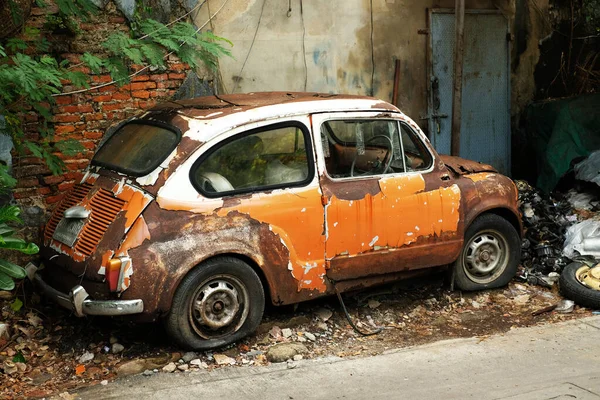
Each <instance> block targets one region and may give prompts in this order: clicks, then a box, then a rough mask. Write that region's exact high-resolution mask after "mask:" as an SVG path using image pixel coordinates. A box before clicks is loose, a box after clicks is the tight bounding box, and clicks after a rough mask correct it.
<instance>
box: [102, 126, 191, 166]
mask: <svg viewBox="0 0 600 400" xmlns="http://www.w3.org/2000/svg"><path fill="white" fill-rule="evenodd" d="M180 139H181V133H180V132H179V130H177V128H175V127H173V126H170V125H166V124H158V123H154V122H152V123H149V122H142V121H134V122H129V123H127V124H125V125H123V126H121V127H120V128H118V129H117V130H116V131H115V133H113V135H112V136H111V137H110V138H109V139H108V140H107V141H106V142H105V143H104V145H103V146H102V147H101V148H100V149H99V150H98V152H97V153H96V155H94V158H93V159H92V164H94V165H99V166H102V167H105V168H108V169H112V170H115V171H119V172H124V173H126V174H128V175H133V176H144V175H147V174H149V173H150V172H152V171H153V170H155V169H156V168H157V167H158V166H159V165H160V163H162V162H163V161H164V160H165V159H166V158H167V157H168V156H169V154H171V152H172V151H173V150H174V149H175V147H177V144H178V143H179V140H180Z"/></svg>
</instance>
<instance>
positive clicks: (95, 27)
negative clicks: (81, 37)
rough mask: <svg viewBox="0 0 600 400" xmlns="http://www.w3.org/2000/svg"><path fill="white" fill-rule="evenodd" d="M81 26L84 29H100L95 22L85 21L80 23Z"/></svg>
mask: <svg viewBox="0 0 600 400" xmlns="http://www.w3.org/2000/svg"><path fill="white" fill-rule="evenodd" d="M79 27H80V28H81V29H82V30H84V31H93V30H96V29H98V27H97V26H96V25H95V24H88V23H85V22H82V23H80V24H79Z"/></svg>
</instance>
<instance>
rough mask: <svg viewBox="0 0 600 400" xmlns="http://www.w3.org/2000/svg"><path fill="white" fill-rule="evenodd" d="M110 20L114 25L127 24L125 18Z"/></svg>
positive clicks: (111, 18) (112, 18)
mask: <svg viewBox="0 0 600 400" xmlns="http://www.w3.org/2000/svg"><path fill="white" fill-rule="evenodd" d="M108 20H109V21H110V22H111V23H113V24H124V23H125V18H123V17H110V18H109V19H108Z"/></svg>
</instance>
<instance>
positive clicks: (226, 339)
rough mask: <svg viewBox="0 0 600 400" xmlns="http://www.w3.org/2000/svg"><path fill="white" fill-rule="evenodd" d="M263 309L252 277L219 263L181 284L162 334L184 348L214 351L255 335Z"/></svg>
mask: <svg viewBox="0 0 600 400" xmlns="http://www.w3.org/2000/svg"><path fill="white" fill-rule="evenodd" d="M194 304H196V307H193V305H194ZM264 308H265V294H264V291H263V286H262V283H261V281H260V278H259V277H258V275H257V274H256V272H254V270H253V269H252V268H251V267H250V266H249V265H248V264H246V263H245V262H244V261H242V260H239V259H237V258H234V257H218V258H214V259H211V260H208V261H206V262H204V263H202V264H200V265H199V266H198V267H196V268H194V269H193V270H192V271H190V272H189V273H188V275H186V276H185V278H184V279H183V280H182V281H181V283H180V285H179V287H178V288H177V291H176V292H175V296H174V297H173V303H172V305H171V310H170V312H169V314H168V315H167V317H166V318H165V321H164V322H165V328H166V331H167V333H168V334H169V336H170V337H171V338H172V339H173V340H174V341H176V342H177V343H179V344H180V345H182V346H184V347H186V348H189V349H191V350H208V349H214V348H218V347H223V346H226V345H228V344H231V343H233V342H235V341H237V340H240V339H242V338H244V337H246V336H247V335H249V334H251V333H252V332H254V331H255V330H256V328H257V327H258V325H259V324H260V321H261V319H262V315H263V311H264Z"/></svg>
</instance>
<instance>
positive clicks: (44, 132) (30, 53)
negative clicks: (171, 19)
mask: <svg viewBox="0 0 600 400" xmlns="http://www.w3.org/2000/svg"><path fill="white" fill-rule="evenodd" d="M8 1H9V3H10V5H11V6H15V4H16V3H15V0H8ZM35 2H36V4H37V5H38V6H39V7H46V4H45V3H44V1H43V0H35ZM54 2H55V4H56V5H57V6H58V13H57V14H55V15H53V16H51V17H49V18H48V20H47V25H46V27H45V28H46V29H48V30H50V31H55V30H56V29H59V30H60V29H64V28H68V29H69V30H70V31H71V32H73V33H76V32H77V31H78V28H76V27H77V25H78V21H79V20H88V19H89V18H90V16H91V14H94V13H95V12H96V8H95V6H94V5H93V4H92V3H91V1H90V0H55V1H54ZM134 28H135V29H132V31H131V33H130V34H125V33H123V32H120V31H119V32H116V33H114V34H112V35H111V36H110V37H109V38H108V39H107V40H106V41H105V42H104V43H103V48H104V52H103V53H102V54H91V53H85V54H83V56H82V57H81V59H82V63H81V64H83V65H85V66H87V67H89V68H90V69H91V70H92V71H93V72H94V73H101V72H107V73H109V74H110V75H111V77H112V78H113V80H114V81H115V83H116V84H117V85H121V84H125V83H128V82H129V81H130V75H129V69H130V68H129V67H130V66H131V64H137V65H144V66H146V67H164V66H165V59H166V58H167V56H168V55H171V54H174V55H176V56H178V57H179V58H180V59H181V60H182V61H183V62H185V63H187V64H189V65H190V67H191V68H196V67H199V66H200V65H207V66H209V67H211V68H214V67H215V66H216V60H217V58H218V57H221V56H230V51H229V50H228V49H226V48H225V47H223V44H229V45H231V42H229V41H228V40H226V39H224V38H221V37H218V36H215V35H213V34H212V33H210V32H200V31H199V30H198V29H196V28H195V27H194V26H193V25H191V24H189V23H187V22H183V21H178V22H175V23H173V24H169V25H164V24H162V23H160V22H157V21H154V20H152V19H143V20H142V19H138V21H137V22H136V24H135V26H134ZM21 33H22V34H21V35H20V36H18V37H11V38H8V39H5V40H4V41H2V42H0V134H7V135H10V136H11V137H12V139H13V143H14V145H15V148H16V150H17V151H18V152H20V153H27V152H28V153H30V154H31V155H33V156H35V157H38V158H40V159H42V160H43V161H44V162H45V163H46V165H47V166H48V167H49V169H50V171H51V172H52V173H54V174H59V173H61V172H62V171H63V170H64V167H65V165H64V163H63V161H62V160H61V159H60V157H59V154H60V153H62V154H64V155H73V154H75V153H78V152H80V151H82V150H83V147H82V146H81V144H80V143H79V142H77V141H74V140H56V138H55V137H54V129H53V124H52V122H53V120H52V118H53V117H52V107H53V106H54V105H55V96H57V95H60V94H61V93H62V92H63V85H65V84H69V85H70V86H72V87H76V88H83V89H89V88H90V86H89V84H88V76H87V75H85V74H83V73H81V72H78V71H76V70H74V68H73V67H74V66H79V65H81V64H77V65H72V64H71V63H70V62H69V61H68V60H60V59H57V58H56V57H55V56H54V55H52V54H51V53H50V47H51V45H50V42H49V41H48V40H46V38H45V37H44V35H47V34H52V32H42V31H40V30H38V29H32V28H26V29H25V30H24V31H23V32H21ZM27 113H36V114H37V115H38V116H39V117H40V118H39V119H38V128H37V137H33V138H32V137H30V136H27V135H26V133H25V131H24V129H23V124H22V121H21V118H22V116H23V115H25V114H27ZM15 183H16V181H15V179H14V178H12V177H11V176H10V174H9V173H8V168H7V167H6V166H3V165H1V164H0V192H6V191H9V190H11V188H12V187H14V185H15ZM19 221H20V219H19V209H18V207H15V206H6V207H2V208H0V249H6V250H16V251H20V252H22V253H26V254H35V253H36V252H37V251H38V248H37V246H36V245H35V244H32V243H27V242H25V241H24V240H22V239H18V238H16V237H15V236H14V234H15V232H14V230H12V228H10V226H9V223H16V222H19ZM24 276H25V275H24V270H23V269H22V268H21V267H19V266H17V265H15V264H12V263H9V262H8V261H5V260H2V259H0V289H4V290H10V289H12V288H13V287H14V279H20V278H23V277H24Z"/></svg>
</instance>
